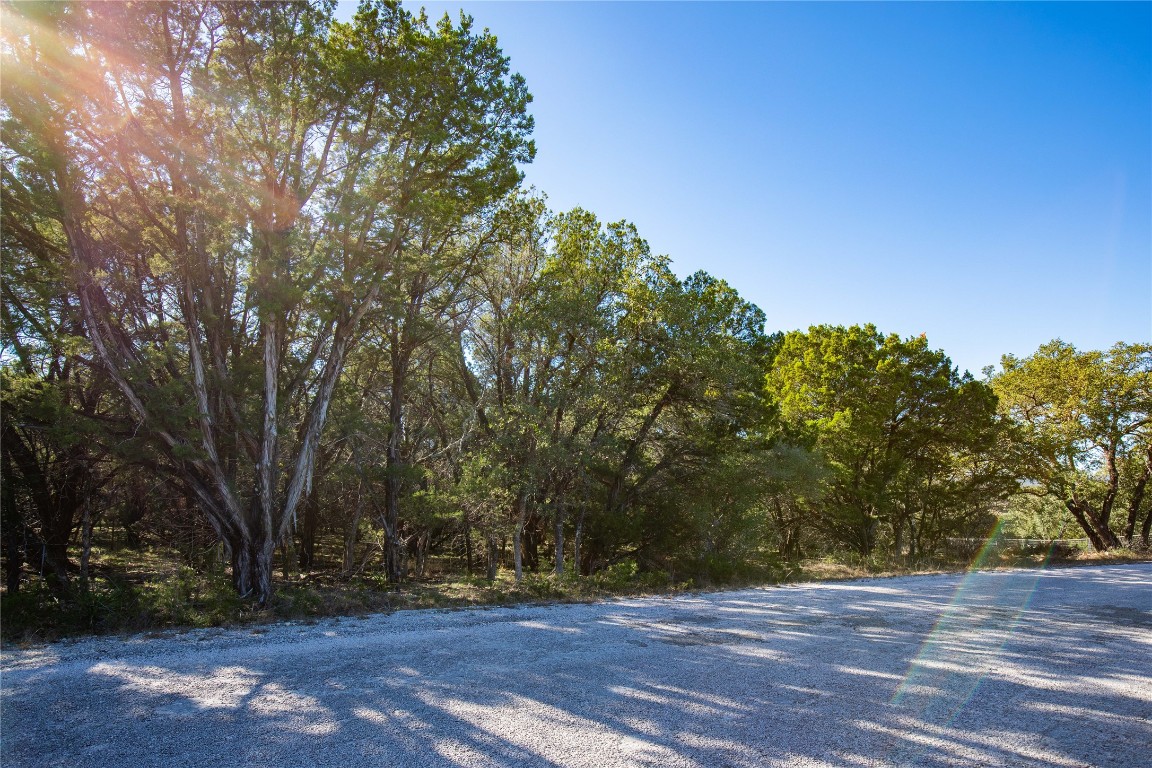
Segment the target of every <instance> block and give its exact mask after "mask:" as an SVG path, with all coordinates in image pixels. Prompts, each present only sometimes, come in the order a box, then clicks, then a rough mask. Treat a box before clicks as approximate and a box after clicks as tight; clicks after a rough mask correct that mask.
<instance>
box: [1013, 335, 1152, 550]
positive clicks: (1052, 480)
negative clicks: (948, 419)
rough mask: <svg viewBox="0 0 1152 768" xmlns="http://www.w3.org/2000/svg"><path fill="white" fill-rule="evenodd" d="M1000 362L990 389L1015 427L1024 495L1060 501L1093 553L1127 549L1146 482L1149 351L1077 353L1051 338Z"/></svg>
mask: <svg viewBox="0 0 1152 768" xmlns="http://www.w3.org/2000/svg"><path fill="white" fill-rule="evenodd" d="M1001 365H1002V370H1001V372H1000V373H999V374H997V375H996V376H995V377H994V378H993V380H992V383H993V386H994V387H995V389H996V393H997V394H998V395H999V397H1000V402H1001V407H1002V409H1003V410H1004V412H1005V414H1007V415H1008V417H1009V418H1011V419H1012V420H1013V421H1014V422H1015V423H1016V424H1017V425H1018V429H1019V435H1018V439H1017V441H1016V444H1015V445H1016V455H1017V458H1018V461H1019V464H1020V471H1021V474H1022V475H1023V476H1024V477H1025V478H1027V484H1026V488H1027V490H1029V491H1030V492H1032V493H1035V494H1042V495H1048V496H1051V497H1052V498H1054V499H1056V500H1058V501H1059V502H1060V503H1062V504H1063V505H1064V506H1065V508H1066V509H1067V511H1068V512H1069V513H1070V514H1071V515H1072V517H1073V518H1074V519H1075V520H1076V522H1077V524H1078V525H1079V526H1080V527H1081V529H1082V530H1083V531H1084V533H1085V534H1086V535H1087V536H1088V538H1089V539H1091V540H1092V544H1093V546H1094V547H1095V548H1096V549H1097V550H1105V549H1111V548H1114V547H1117V546H1119V545H1120V544H1121V536H1123V537H1124V538H1125V539H1126V540H1127V541H1129V542H1131V541H1132V540H1133V538H1134V535H1135V527H1136V524H1137V522H1138V520H1139V517H1140V515H1141V512H1142V511H1143V509H1142V505H1145V502H1144V488H1145V487H1146V485H1147V483H1148V480H1149V478H1150V477H1152V346H1149V345H1147V344H1122V343H1121V344H1116V345H1115V346H1114V347H1113V348H1112V349H1111V350H1108V351H1106V352H1102V351H1088V352H1081V351H1078V350H1077V349H1076V348H1075V347H1073V346H1072V345H1071V344H1066V343H1064V342H1062V341H1059V340H1056V341H1052V342H1049V343H1048V344H1045V345H1043V346H1041V347H1040V349H1038V350H1037V351H1036V353H1035V354H1033V355H1031V356H1030V357H1027V358H1024V359H1023V360H1021V359H1017V358H1015V357H1012V356H1005V357H1004V358H1003V360H1002V363H1001ZM1117 507H1120V508H1123V507H1127V513H1128V514H1127V516H1126V518H1122V519H1120V520H1115V519H1114V518H1113V511H1114V510H1115V509H1116V508H1117ZM1150 515H1152V512H1148V513H1145V515H1144V517H1145V525H1144V527H1143V529H1142V532H1143V536H1144V539H1145V541H1146V540H1147V536H1148V527H1149V526H1148V522H1147V521H1148V520H1149V519H1150V517H1149V516H1150Z"/></svg>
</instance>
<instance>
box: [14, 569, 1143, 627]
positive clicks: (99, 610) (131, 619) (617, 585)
mask: <svg viewBox="0 0 1152 768" xmlns="http://www.w3.org/2000/svg"><path fill="white" fill-rule="evenodd" d="M99 554H100V557H99V558H98V565H97V567H95V568H94V569H93V575H92V577H91V578H90V579H89V582H88V584H87V585H83V584H80V583H78V582H76V583H74V584H73V586H72V588H71V590H70V591H69V593H68V594H67V595H66V596H61V595H56V594H53V593H52V592H51V591H50V590H49V589H48V587H47V586H46V585H45V584H44V582H43V581H39V580H34V579H33V580H29V581H26V582H25V584H24V585H23V587H22V588H21V589H20V591H19V592H16V593H13V594H3V595H2V596H0V630H2V632H3V638H4V640H5V641H6V642H18V643H40V642H47V641H52V640H56V639H60V638H63V637H71V636H77V635H90V634H132V633H140V632H149V631H156V630H162V629H168V628H177V627H181V628H195V627H218V626H236V625H243V624H250V623H263V622H269V621H283V620H313V619H319V618H323V617H331V616H350V615H361V614H366V613H381V612H391V611H394V610H401V609H414V608H436V609H448V610H451V609H458V608H466V607H470V606H492V605H513V604H522V603H539V602H588V601H592V600H597V599H603V598H607V597H613V596H626V595H651V594H665V595H666V594H676V593H681V592H685V591H689V590H696V589H719V588H738V587H750V586H763V585H766V584H780V583H788V582H810V581H826V580H836V579H857V578H869V577H880V576H902V575H912V574H930V573H941V572H947V571H957V570H966V569H969V568H996V567H1054V566H1071V565H1077V564H1083V565H1103V564H1110V563H1129V562H1144V561H1148V560H1149V559H1152V553H1150V552H1149V551H1148V550H1146V549H1139V548H1138V549H1117V550H1113V551H1111V552H1106V553H1095V552H1083V551H1073V552H1064V551H1059V550H1055V549H1053V548H1051V547H1048V548H1040V549H1037V550H1018V549H1001V550H996V551H985V552H982V553H981V554H980V556H978V557H976V558H974V559H971V560H953V561H931V562H927V561H922V562H919V563H906V562H903V561H900V560H894V559H886V558H884V557H881V556H874V557H870V558H860V557H856V558H851V557H845V556H843V555H841V556H839V557H836V558H833V557H826V558H821V559H808V560H804V561H799V562H785V561H774V560H769V561H767V563H766V564H761V565H759V566H757V567H755V568H751V567H743V568H735V567H730V566H725V567H723V568H721V567H719V566H718V565H717V564H715V563H707V562H701V563H696V564H695V567H694V569H692V572H693V573H694V576H693V577H692V578H687V579H674V578H673V577H672V576H671V575H670V574H669V573H667V572H664V571H661V570H642V569H640V568H639V567H638V565H637V563H636V562H635V561H633V560H624V561H622V562H618V563H615V564H613V565H610V566H608V567H606V568H603V569H602V570H600V571H598V572H596V573H595V574H593V575H591V576H577V575H574V574H572V573H566V574H564V575H556V574H554V573H531V572H529V573H525V574H524V575H523V578H522V580H521V581H520V582H517V581H516V580H515V578H514V577H513V574H512V573H511V572H510V571H508V570H501V571H499V573H498V575H497V578H496V579H495V580H494V581H492V582H489V581H487V580H486V579H484V578H482V577H479V576H465V575H461V574H453V573H450V572H445V573H440V574H438V575H435V576H432V577H430V578H428V579H424V580H418V581H409V582H406V583H404V584H400V585H390V584H388V583H387V582H386V581H385V580H384V578H383V576H381V575H379V574H364V575H358V576H353V577H349V578H340V577H337V576H336V575H334V574H332V573H316V574H303V575H301V574H288V575H284V574H280V575H281V578H280V579H278V580H277V583H276V593H275V596H274V598H273V600H272V604H271V605H270V606H268V607H267V608H257V607H255V606H253V605H252V604H251V603H248V602H245V601H243V600H241V599H240V598H239V597H238V596H237V595H236V593H235V592H234V591H233V589H232V586H231V583H230V581H229V579H228V577H227V574H226V573H225V572H224V569H223V567H222V566H220V565H219V563H216V564H214V565H210V566H209V567H208V568H207V569H205V568H203V567H202V568H199V569H197V568H192V567H190V566H189V565H187V564H186V558H183V557H182V555H181V554H180V553H176V552H171V551H165V550H156V549H153V550H148V551H146V552H132V553H130V554H127V555H125V554H123V553H112V552H110V553H99Z"/></svg>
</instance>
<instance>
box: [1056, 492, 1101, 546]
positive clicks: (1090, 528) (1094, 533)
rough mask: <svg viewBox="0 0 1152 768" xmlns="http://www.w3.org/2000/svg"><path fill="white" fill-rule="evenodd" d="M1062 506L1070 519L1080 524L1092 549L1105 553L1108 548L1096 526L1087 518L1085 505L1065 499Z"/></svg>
mask: <svg viewBox="0 0 1152 768" xmlns="http://www.w3.org/2000/svg"><path fill="white" fill-rule="evenodd" d="M1064 506H1065V508H1066V509H1067V510H1068V511H1069V512H1071V513H1072V517H1074V518H1076V522H1077V523H1079V524H1080V527H1081V528H1082V529H1083V530H1084V533H1085V535H1087V536H1088V540H1089V541H1090V542H1092V548H1093V549H1095V550H1096V551H1097V552H1105V551H1107V550H1108V549H1109V547H1108V545H1107V544H1106V543H1105V541H1104V539H1103V538H1102V537H1101V536H1100V532H1099V531H1098V530H1097V529H1096V526H1094V525H1093V524H1092V521H1091V520H1090V518H1089V517H1088V512H1086V511H1085V509H1084V506H1085V505H1083V504H1081V503H1080V502H1078V501H1077V500H1075V499H1065V501H1064Z"/></svg>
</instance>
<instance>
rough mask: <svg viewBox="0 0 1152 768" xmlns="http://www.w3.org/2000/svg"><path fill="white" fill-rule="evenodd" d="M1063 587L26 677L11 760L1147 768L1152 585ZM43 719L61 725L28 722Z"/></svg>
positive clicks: (185, 659)
mask: <svg viewBox="0 0 1152 768" xmlns="http://www.w3.org/2000/svg"><path fill="white" fill-rule="evenodd" d="M1129 571H1130V572H1129ZM1055 573H1058V572H1036V573H1035V574H1021V573H1019V572H1009V573H1007V574H1006V573H1004V572H996V573H984V574H970V575H968V576H964V577H955V578H951V579H940V580H935V581H927V580H924V579H920V580H915V579H893V580H886V581H884V582H882V583H880V582H875V583H869V582H862V583H859V584H858V585H856V586H851V585H836V586H835V587H833V588H828V587H827V586H825V587H806V588H789V589H774V590H747V591H743V592H736V593H728V594H716V595H702V596H690V597H684V598H678V599H675V600H658V599H657V600H625V601H618V602H615V603H609V604H602V605H592V606H554V607H541V608H525V609H500V610H496V611H469V612H460V613H455V614H441V615H430V614H425V615H423V616H404V615H402V614H396V615H394V616H392V617H377V618H374V619H371V620H369V621H365V622H362V623H360V624H352V623H350V622H345V623H342V624H339V625H333V626H335V627H336V628H335V629H330V630H325V631H323V632H321V631H319V630H318V629H317V628H307V629H301V630H300V631H299V632H298V633H297V636H296V637H285V636H283V635H285V634H288V633H286V632H285V631H280V630H278V631H276V632H272V633H269V636H266V637H262V638H252V639H251V641H250V642H239V641H234V643H233V645H232V646H230V647H224V648H222V649H215V650H214V649H211V648H209V649H205V652H204V653H203V654H198V655H195V656H193V655H189V654H180V653H179V651H180V647H179V646H178V645H177V644H176V643H175V642H173V641H165V642H170V643H172V646H173V647H172V648H171V651H170V653H168V654H167V656H165V655H164V654H160V655H158V656H156V657H154V658H153V659H152V660H151V662H150V663H131V662H126V661H115V660H105V661H96V662H94V663H90V664H87V665H85V666H82V667H79V668H74V669H72V671H71V672H68V671H67V670H56V671H54V667H52V666H47V667H42V668H40V669H39V670H38V671H35V670H34V671H31V672H29V671H27V666H25V667H23V668H21V667H19V666H18V665H17V666H16V667H15V669H16V671H14V672H13V671H10V672H9V673H8V677H13V678H16V679H14V680H6V681H5V689H6V690H5V691H4V693H5V695H4V699H3V704H4V712H3V715H4V716H3V724H4V734H3V735H4V739H3V757H4V764H5V765H6V766H21V765H53V764H56V763H60V764H63V763H65V762H66V763H68V764H69V765H94V766H95V765H101V766H105V765H107V766H111V765H135V766H152V765H156V766H160V765H164V766H171V765H204V764H209V763H218V764H225V765H264V764H271V763H275V764H277V765H280V766H283V765H336V764H344V765H375V764H381V765H385V764H386V765H404V766H431V767H435V768H441V767H444V768H448V767H449V766H479V765H485V766H488V765H497V766H542V767H544V768H550V767H552V766H568V765H588V766H593V765H595V766H609V765H619V766H632V765H660V766H665V765H668V766H679V765H682V766H701V767H702V768H703V767H707V768H712V767H713V766H748V767H749V768H750V767H751V766H769V765H795V764H805V765H828V766H862V765H917V766H955V765H981V766H988V765H1053V766H1084V765H1092V766H1131V765H1133V764H1135V763H1136V761H1137V760H1138V759H1139V755H1140V754H1142V753H1141V751H1140V750H1141V746H1140V745H1147V744H1148V743H1152V729H1150V726H1149V722H1150V720H1152V676H1150V670H1152V645H1150V641H1149V633H1148V629H1147V627H1148V623H1147V622H1152V612H1149V611H1148V610H1147V606H1148V605H1150V604H1152V600H1150V595H1152V585H1150V579H1149V575H1150V574H1152V569H1149V568H1138V567H1133V568H1130V569H1129V570H1128V571H1124V570H1120V571H1115V572H1114V573H1113V574H1112V578H1109V577H1107V576H1102V575H1096V574H1093V575H1085V576H1080V577H1075V578H1077V579H1078V583H1081V584H1089V583H1090V584H1096V585H1098V586H1101V587H1105V586H1106V587H1108V588H1107V590H1105V591H1102V592H1101V593H1100V595H1099V598H1100V599H1099V600H1098V601H1097V602H1095V603H1094V604H1093V605H1092V606H1089V607H1087V608H1077V607H1074V606H1069V605H1068V604H1067V603H1065V602H1063V600H1064V599H1065V598H1064V595H1065V590H1064V587H1065V586H1066V585H1067V584H1068V583H1069V578H1065V579H1063V580H1060V579H1056V580H1053V576H1052V574H1055ZM1114 582H1115V583H1116V584H1117V587H1116V589H1112V588H1111V585H1112V584H1113V583H1114ZM897 611H898V612H897ZM325 633H326V634H328V635H331V637H323V636H322V635H323V634H325ZM213 654H215V656H217V657H218V658H213ZM57 678H58V679H57ZM69 680H72V681H73V684H72V685H70V686H69V685H68V684H67V682H68V681H69ZM62 682H63V683H65V684H63V685H62V684H61V683H62ZM37 711H39V712H56V713H58V714H57V715H56V717H55V718H54V719H51V718H50V719H48V724H47V725H42V726H37V727H35V728H33V727H31V726H28V727H23V726H22V723H31V722H33V721H36V722H44V721H45V718H42V717H39V718H38V716H37V715H36V714H35V713H36V712H37Z"/></svg>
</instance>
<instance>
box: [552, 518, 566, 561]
mask: <svg viewBox="0 0 1152 768" xmlns="http://www.w3.org/2000/svg"><path fill="white" fill-rule="evenodd" d="M554 514H555V516H554V517H553V523H552V533H553V536H554V538H555V544H556V547H555V572H556V575H557V576H563V575H564V505H563V504H561V503H560V502H557V503H556V511H555V513H554Z"/></svg>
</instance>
